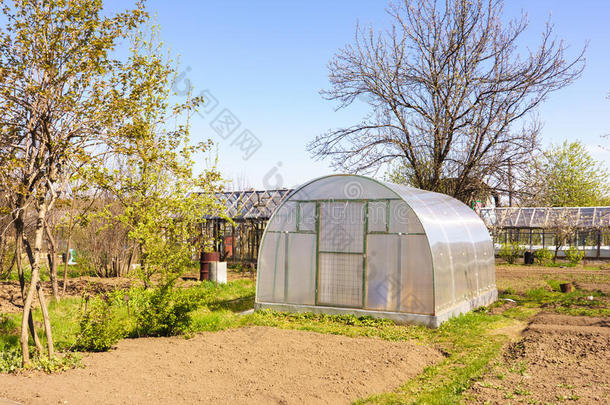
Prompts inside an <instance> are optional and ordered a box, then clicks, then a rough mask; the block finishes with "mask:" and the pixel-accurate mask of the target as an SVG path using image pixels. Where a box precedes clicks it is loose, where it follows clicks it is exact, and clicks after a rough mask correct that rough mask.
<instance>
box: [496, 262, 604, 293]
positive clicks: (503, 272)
mask: <svg viewBox="0 0 610 405" xmlns="http://www.w3.org/2000/svg"><path fill="white" fill-rule="evenodd" d="M547 280H557V281H563V282H573V283H574V284H575V285H576V287H577V288H580V289H582V290H590V291H598V290H599V291H602V292H604V293H610V269H604V270H590V269H584V268H582V267H564V268H561V267H541V266H507V265H497V266H496V284H497V286H498V290H499V291H504V290H506V289H507V288H511V289H513V290H515V292H517V293H519V294H523V293H525V292H526V291H528V290H531V289H532V288H539V287H545V288H549V285H548V283H547Z"/></svg>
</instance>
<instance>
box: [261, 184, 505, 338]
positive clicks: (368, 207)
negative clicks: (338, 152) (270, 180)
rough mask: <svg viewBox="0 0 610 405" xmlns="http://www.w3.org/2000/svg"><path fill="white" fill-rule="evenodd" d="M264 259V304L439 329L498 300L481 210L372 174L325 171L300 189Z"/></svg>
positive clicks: (285, 205)
mask: <svg viewBox="0 0 610 405" xmlns="http://www.w3.org/2000/svg"><path fill="white" fill-rule="evenodd" d="M258 257H259V259H258V278H257V292H256V307H257V308H272V309H278V310H288V311H312V312H324V313H352V314H355V315H371V316H375V317H385V318H390V319H394V320H396V321H399V322H405V323H422V324H426V325H428V326H431V327H436V326H438V325H440V323H442V322H443V321H445V320H447V319H449V318H450V317H452V316H455V315H457V314H460V313H464V312H467V311H469V310H471V309H473V308H476V307H478V306H481V305H487V304H489V303H490V302H493V301H494V300H495V299H496V298H497V290H496V287H495V267H494V248H493V244H492V241H491V238H490V236H489V233H488V231H487V228H486V227H485V224H484V223H483V221H482V220H481V219H480V218H479V216H478V215H477V214H476V213H475V212H474V211H473V210H472V209H470V208H469V207H467V206H466V205H464V204H463V203H461V202H460V201H458V200H456V199H454V198H452V197H449V196H447V195H444V194H439V193H434V192H430V191H424V190H420V189H417V188H413V187H408V186H403V185H397V184H392V183H386V182H382V181H378V180H374V179H371V178H368V177H365V176H359V175H331V176H325V177H321V178H318V179H315V180H312V181H310V182H308V183H305V184H304V185H302V186H300V187H298V188H296V189H295V190H294V191H292V193H290V195H289V196H288V197H287V198H285V199H284V201H283V202H282V204H281V205H280V206H279V207H278V208H277V209H276V211H275V212H274V213H273V215H272V216H271V218H270V220H269V223H268V225H267V227H266V229H265V233H264V235H263V240H262V243H261V246H260V252H259V256H258Z"/></svg>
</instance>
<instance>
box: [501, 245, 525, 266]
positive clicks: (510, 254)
mask: <svg viewBox="0 0 610 405" xmlns="http://www.w3.org/2000/svg"><path fill="white" fill-rule="evenodd" d="M524 252H525V248H523V247H521V246H520V245H519V243H518V242H512V243H510V244H508V243H504V244H502V248H501V249H500V251H499V252H498V256H500V257H501V258H502V259H504V260H506V261H507V262H508V263H510V264H513V263H515V261H516V260H517V259H518V258H520V257H523V253H524Z"/></svg>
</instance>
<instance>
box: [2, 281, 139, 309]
mask: <svg viewBox="0 0 610 405" xmlns="http://www.w3.org/2000/svg"><path fill="white" fill-rule="evenodd" d="M130 285H131V281H130V280H129V279H126V278H98V277H78V278H70V279H68V284H67V286H66V296H67V297H75V296H78V297H80V296H81V295H82V294H83V293H84V292H85V291H87V292H89V293H90V294H100V293H105V292H110V291H114V290H116V289H127V288H129V287H130ZM43 289H44V292H45V297H46V300H47V302H50V301H51V300H52V299H53V293H52V290H51V283H50V282H43ZM61 290H62V283H61V281H60V282H59V292H60V294H61ZM22 304H23V302H22V300H21V289H20V288H19V282H18V281H0V313H7V312H17V311H20V310H21V308H22V307H23V305H22ZM33 305H34V307H37V306H38V299H35V300H34V304H33Z"/></svg>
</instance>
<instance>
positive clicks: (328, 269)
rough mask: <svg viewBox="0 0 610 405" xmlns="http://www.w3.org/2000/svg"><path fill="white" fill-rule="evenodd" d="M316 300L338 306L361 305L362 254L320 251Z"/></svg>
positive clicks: (358, 306) (353, 306)
mask: <svg viewBox="0 0 610 405" xmlns="http://www.w3.org/2000/svg"><path fill="white" fill-rule="evenodd" d="M319 258H320V267H319V277H320V281H319V287H318V288H319V289H318V292H319V295H318V302H319V303H320V304H325V305H337V306H340V307H352V308H360V307H362V288H363V278H362V275H363V264H364V263H363V260H364V258H363V256H362V255H356V254H347V253H320V257H319Z"/></svg>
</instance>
